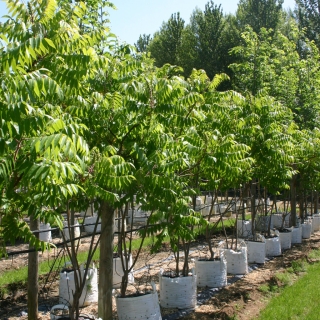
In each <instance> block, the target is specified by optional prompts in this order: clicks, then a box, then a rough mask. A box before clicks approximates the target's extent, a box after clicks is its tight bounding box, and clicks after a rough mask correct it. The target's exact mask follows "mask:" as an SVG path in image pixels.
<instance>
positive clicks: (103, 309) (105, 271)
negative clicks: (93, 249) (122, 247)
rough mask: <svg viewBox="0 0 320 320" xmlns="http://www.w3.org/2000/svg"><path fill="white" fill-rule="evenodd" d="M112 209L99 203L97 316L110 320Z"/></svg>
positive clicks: (104, 203)
mask: <svg viewBox="0 0 320 320" xmlns="http://www.w3.org/2000/svg"><path fill="white" fill-rule="evenodd" d="M113 226H114V208H112V207H111V206H110V205H109V204H108V203H107V202H106V201H102V202H101V235H100V263H99V265H100V270H99V299H98V315H99V317H100V318H101V319H103V320H112V287H113V234H114V230H113V229H114V227H113Z"/></svg>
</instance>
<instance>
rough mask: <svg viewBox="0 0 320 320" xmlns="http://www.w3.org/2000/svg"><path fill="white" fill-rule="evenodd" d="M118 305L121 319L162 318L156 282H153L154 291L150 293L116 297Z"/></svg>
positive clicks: (155, 319) (156, 319) (159, 319)
mask: <svg viewBox="0 0 320 320" xmlns="http://www.w3.org/2000/svg"><path fill="white" fill-rule="evenodd" d="M116 305H117V313H118V319H119V320H136V319H140V320H145V319H150V320H161V319H162V317H161V312H160V306H159V300H158V294H157V290H156V286H155V284H154V283H152V291H151V292H150V293H147V294H144V295H140V296H132V297H124V298H121V297H116Z"/></svg>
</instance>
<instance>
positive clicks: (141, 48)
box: [134, 34, 152, 52]
mask: <svg viewBox="0 0 320 320" xmlns="http://www.w3.org/2000/svg"><path fill="white" fill-rule="evenodd" d="M151 40H152V38H151V35H150V34H143V35H140V36H139V39H138V40H137V42H136V43H135V44H134V46H135V47H136V49H137V51H138V52H147V51H148V46H149V43H150V42H151Z"/></svg>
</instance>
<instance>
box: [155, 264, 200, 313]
mask: <svg viewBox="0 0 320 320" xmlns="http://www.w3.org/2000/svg"><path fill="white" fill-rule="evenodd" d="M162 273H163V271H162V270H161V271H160V274H159V284H160V305H161V307H163V308H179V309H189V308H195V306H196V304H197V275H195V274H193V275H192V276H187V277H175V278H170V277H166V276H163V275H162Z"/></svg>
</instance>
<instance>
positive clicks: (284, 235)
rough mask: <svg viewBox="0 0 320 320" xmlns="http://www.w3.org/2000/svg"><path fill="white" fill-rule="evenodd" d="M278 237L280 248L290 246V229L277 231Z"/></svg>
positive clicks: (284, 248)
mask: <svg viewBox="0 0 320 320" xmlns="http://www.w3.org/2000/svg"><path fill="white" fill-rule="evenodd" d="M279 238H280V244H281V250H286V249H290V248H291V229H284V230H283V231H279Z"/></svg>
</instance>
